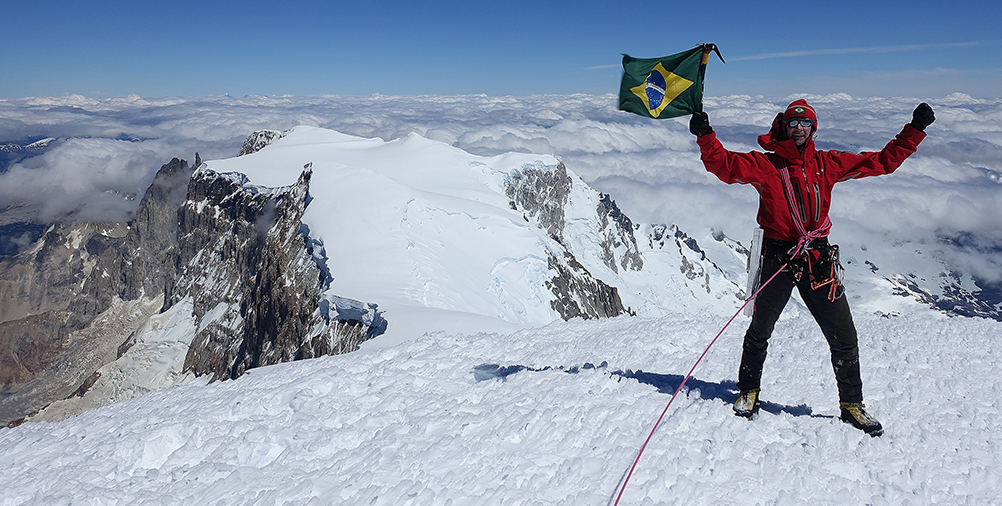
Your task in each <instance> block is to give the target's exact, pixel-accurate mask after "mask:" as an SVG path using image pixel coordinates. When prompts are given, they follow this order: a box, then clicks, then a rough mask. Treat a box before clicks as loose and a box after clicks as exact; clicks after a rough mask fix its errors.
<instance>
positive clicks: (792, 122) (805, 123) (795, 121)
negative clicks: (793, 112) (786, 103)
mask: <svg viewBox="0 0 1002 506" xmlns="http://www.w3.org/2000/svg"><path fill="white" fill-rule="evenodd" d="M814 123H816V122H815V121H814V120H812V119H807V118H792V119H788V120H786V124H787V125H788V126H789V127H790V128H797V125H800V126H802V127H804V130H806V129H808V128H811V127H812V126H814Z"/></svg>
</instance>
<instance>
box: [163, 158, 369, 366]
mask: <svg viewBox="0 0 1002 506" xmlns="http://www.w3.org/2000/svg"><path fill="white" fill-rule="evenodd" d="M311 175H312V169H311V168H310V166H309V165H307V167H306V168H305V170H304V171H303V173H302V174H301V175H300V177H299V181H297V182H296V184H294V185H292V186H288V187H284V188H276V189H270V188H261V187H257V186H253V185H249V184H247V180H246V179H245V178H244V177H243V176H242V175H237V174H217V173H215V172H212V171H209V170H201V171H198V172H196V173H195V174H194V175H193V176H192V178H191V182H190V184H189V185H188V199H187V201H186V202H185V204H184V206H182V208H181V212H180V214H179V236H178V243H177V251H178V254H177V258H176V260H175V270H174V272H173V274H172V275H171V276H169V280H168V283H167V293H166V299H165V306H164V309H165V310H166V309H167V308H169V307H170V306H171V305H173V304H175V303H177V302H178V301H180V300H181V299H182V298H183V297H192V298H193V302H194V317H195V319H196V321H198V322H199V328H200V330H199V332H198V334H197V335H196V336H195V339H194V340H193V342H192V344H191V347H190V348H189V351H188V356H187V358H186V359H185V370H186V371H190V372H193V373H194V374H196V375H198V376H203V375H209V376H211V377H212V378H213V379H227V378H236V377H238V376H240V375H241V374H243V373H244V372H245V371H247V370H248V369H252V368H254V367H260V366H263V365H269V364H276V363H280V362H288V361H291V360H296V359H302V358H312V357H316V356H320V355H326V354H332V353H344V352H348V351H353V350H354V349H356V348H357V346H358V344H359V343H361V342H362V341H365V340H366V339H370V338H371V337H373V336H374V335H376V334H377V333H379V332H381V329H385V323H384V324H382V325H381V326H380V324H378V321H379V320H374V319H373V318H370V319H369V321H368V322H364V321H361V320H359V319H356V318H342V319H338V318H337V315H336V314H334V313H332V312H331V311H326V312H324V311H322V310H321V309H322V308H321V292H322V289H323V288H324V285H325V283H326V282H327V281H328V280H327V276H326V275H325V274H324V272H323V271H322V270H321V269H320V268H319V267H318V265H317V262H316V260H315V259H314V256H313V255H314V253H319V252H314V251H313V248H315V247H317V245H316V244H315V243H314V241H312V240H311V239H310V238H309V237H308V236H306V235H304V233H303V232H304V229H305V227H303V226H302V223H301V221H300V219H301V218H302V215H303V212H304V211H305V209H306V205H307V202H308V193H309V182H310V177H311ZM358 304H362V303H358ZM325 307H329V305H328V306H325ZM374 321H376V322H377V323H375V324H374V323H373V322H374Z"/></svg>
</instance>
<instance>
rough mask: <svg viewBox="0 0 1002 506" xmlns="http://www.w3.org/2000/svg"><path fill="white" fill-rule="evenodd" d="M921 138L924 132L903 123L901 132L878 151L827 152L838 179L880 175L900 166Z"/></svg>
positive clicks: (923, 137)
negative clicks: (857, 152)
mask: <svg viewBox="0 0 1002 506" xmlns="http://www.w3.org/2000/svg"><path fill="white" fill-rule="evenodd" d="M922 139H925V132H923V131H921V130H919V129H917V128H915V127H913V126H911V125H905V127H904V129H903V130H901V133H899V134H898V135H897V136H896V137H895V138H894V140H892V141H891V142H888V143H887V145H886V146H884V149H882V150H880V151H879V152H868V153H859V154H855V153H846V152H841V151H829V152H828V153H829V155H830V156H831V157H832V161H833V162H834V165H835V167H836V169H835V172H836V177H837V179H838V181H845V180H847V179H854V178H860V177H867V176H881V175H884V174H890V173H892V172H894V171H895V169H897V168H898V167H900V166H901V164H902V163H904V161H905V159H907V158H908V157H909V156H911V155H912V154H913V153H915V150H917V149H918V145H919V143H920V142H922Z"/></svg>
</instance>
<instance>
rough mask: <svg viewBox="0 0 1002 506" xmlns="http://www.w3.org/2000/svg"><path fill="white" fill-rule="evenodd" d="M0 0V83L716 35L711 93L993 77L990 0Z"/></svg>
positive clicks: (450, 56) (560, 63) (429, 81)
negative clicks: (761, 0) (684, 2)
mask: <svg viewBox="0 0 1002 506" xmlns="http://www.w3.org/2000/svg"><path fill="white" fill-rule="evenodd" d="M679 4H681V2H648V3H622V2H613V1H611V0H606V1H601V2H596V1H582V2H546V1H543V0H536V1H523V0H507V1H504V2H499V1H493V2H481V1H474V0H470V1H462V2H454V1H443V2H428V1H425V2H419V1H413V2H395V1H384V0H367V1H359V0H353V1H350V2H342V1H330V2H322V1H287V2H263V1H256V0H245V1H240V2H211V1H208V2H204V1H203V2H193V1H175V2H136V1H131V2H122V1H100V0H98V1H91V2H65V1H51V2H45V3H44V4H32V3H30V2H13V1H5V2H4V7H3V10H4V16H3V17H2V18H0V47H3V48H4V49H3V54H4V55H3V57H2V58H3V60H2V61H3V64H2V65H0V68H2V69H3V75H4V77H3V79H0V97H3V98H17V97H26V96H40V95H41V96H61V95H64V94H68V93H78V94H82V95H86V96H94V97H109V96H124V95H128V94H138V95H142V96H147V97H156V96H168V95H174V96H201V95H219V94H226V93H229V94H231V95H245V94H250V95H280V94H292V95H320V94H339V95H370V94H373V93H380V94H385V95H418V94H439V95H451V94H478V93H484V94H487V95H517V96H524V95H532V94H550V93H561V94H562V93H578V92H580V93H590V94H594V93H609V92H617V91H618V86H619V77H620V72H621V67H620V65H619V64H620V61H621V53H628V54H631V55H633V56H637V57H654V56H663V55H666V54H671V53H675V52H678V51H682V50H685V49H689V48H691V47H694V46H695V45H696V44H698V43H700V42H714V43H716V44H717V45H718V46H720V49H721V51H722V53H723V56H724V58H725V59H726V60H727V62H728V63H727V64H726V65H722V64H720V62H719V61H716V60H714V61H713V62H712V63H711V66H710V68H709V69H708V70H707V81H706V93H707V95H732V94H750V95H765V96H786V95H789V94H793V93H817V94H827V93H836V92H845V93H849V94H851V95H853V96H884V97H886V96H911V97H939V96H945V95H948V94H950V93H954V92H961V93H966V94H969V95H972V96H975V97H995V96H999V95H1000V91H1002V86H1000V85H998V84H996V83H998V82H1000V80H1002V22H1000V21H999V17H998V10H999V9H998V8H997V7H996V6H994V5H993V2H989V1H955V2H929V1H921V0H919V1H913V2H908V3H907V7H905V6H903V5H902V4H903V3H901V2H882V1H873V0H871V1H855V0H850V1H843V2H789V1H785V0H775V1H772V2H769V4H768V7H763V6H762V5H759V4H758V3H751V2H738V1H734V2H714V3H709V2H707V3H704V4H702V5H704V6H703V7H700V6H699V5H700V4H696V3H691V4H689V6H687V8H685V9H680V7H679Z"/></svg>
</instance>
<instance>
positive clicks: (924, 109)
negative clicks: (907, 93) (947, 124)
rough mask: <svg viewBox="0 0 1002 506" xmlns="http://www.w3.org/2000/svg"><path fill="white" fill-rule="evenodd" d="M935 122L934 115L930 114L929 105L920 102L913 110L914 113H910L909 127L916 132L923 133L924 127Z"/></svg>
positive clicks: (930, 108)
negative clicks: (913, 128)
mask: <svg viewBox="0 0 1002 506" xmlns="http://www.w3.org/2000/svg"><path fill="white" fill-rule="evenodd" d="M933 121H936V115H935V114H934V113H933V112H932V107H929V104H927V103H925V102H922V103H921V104H919V105H918V107H916V108H915V112H913V113H912V122H911V125H912V126H913V127H915V128H916V129H918V130H921V131H923V132H924V131H925V127H927V126H929V125H931V124H932V122H933Z"/></svg>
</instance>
